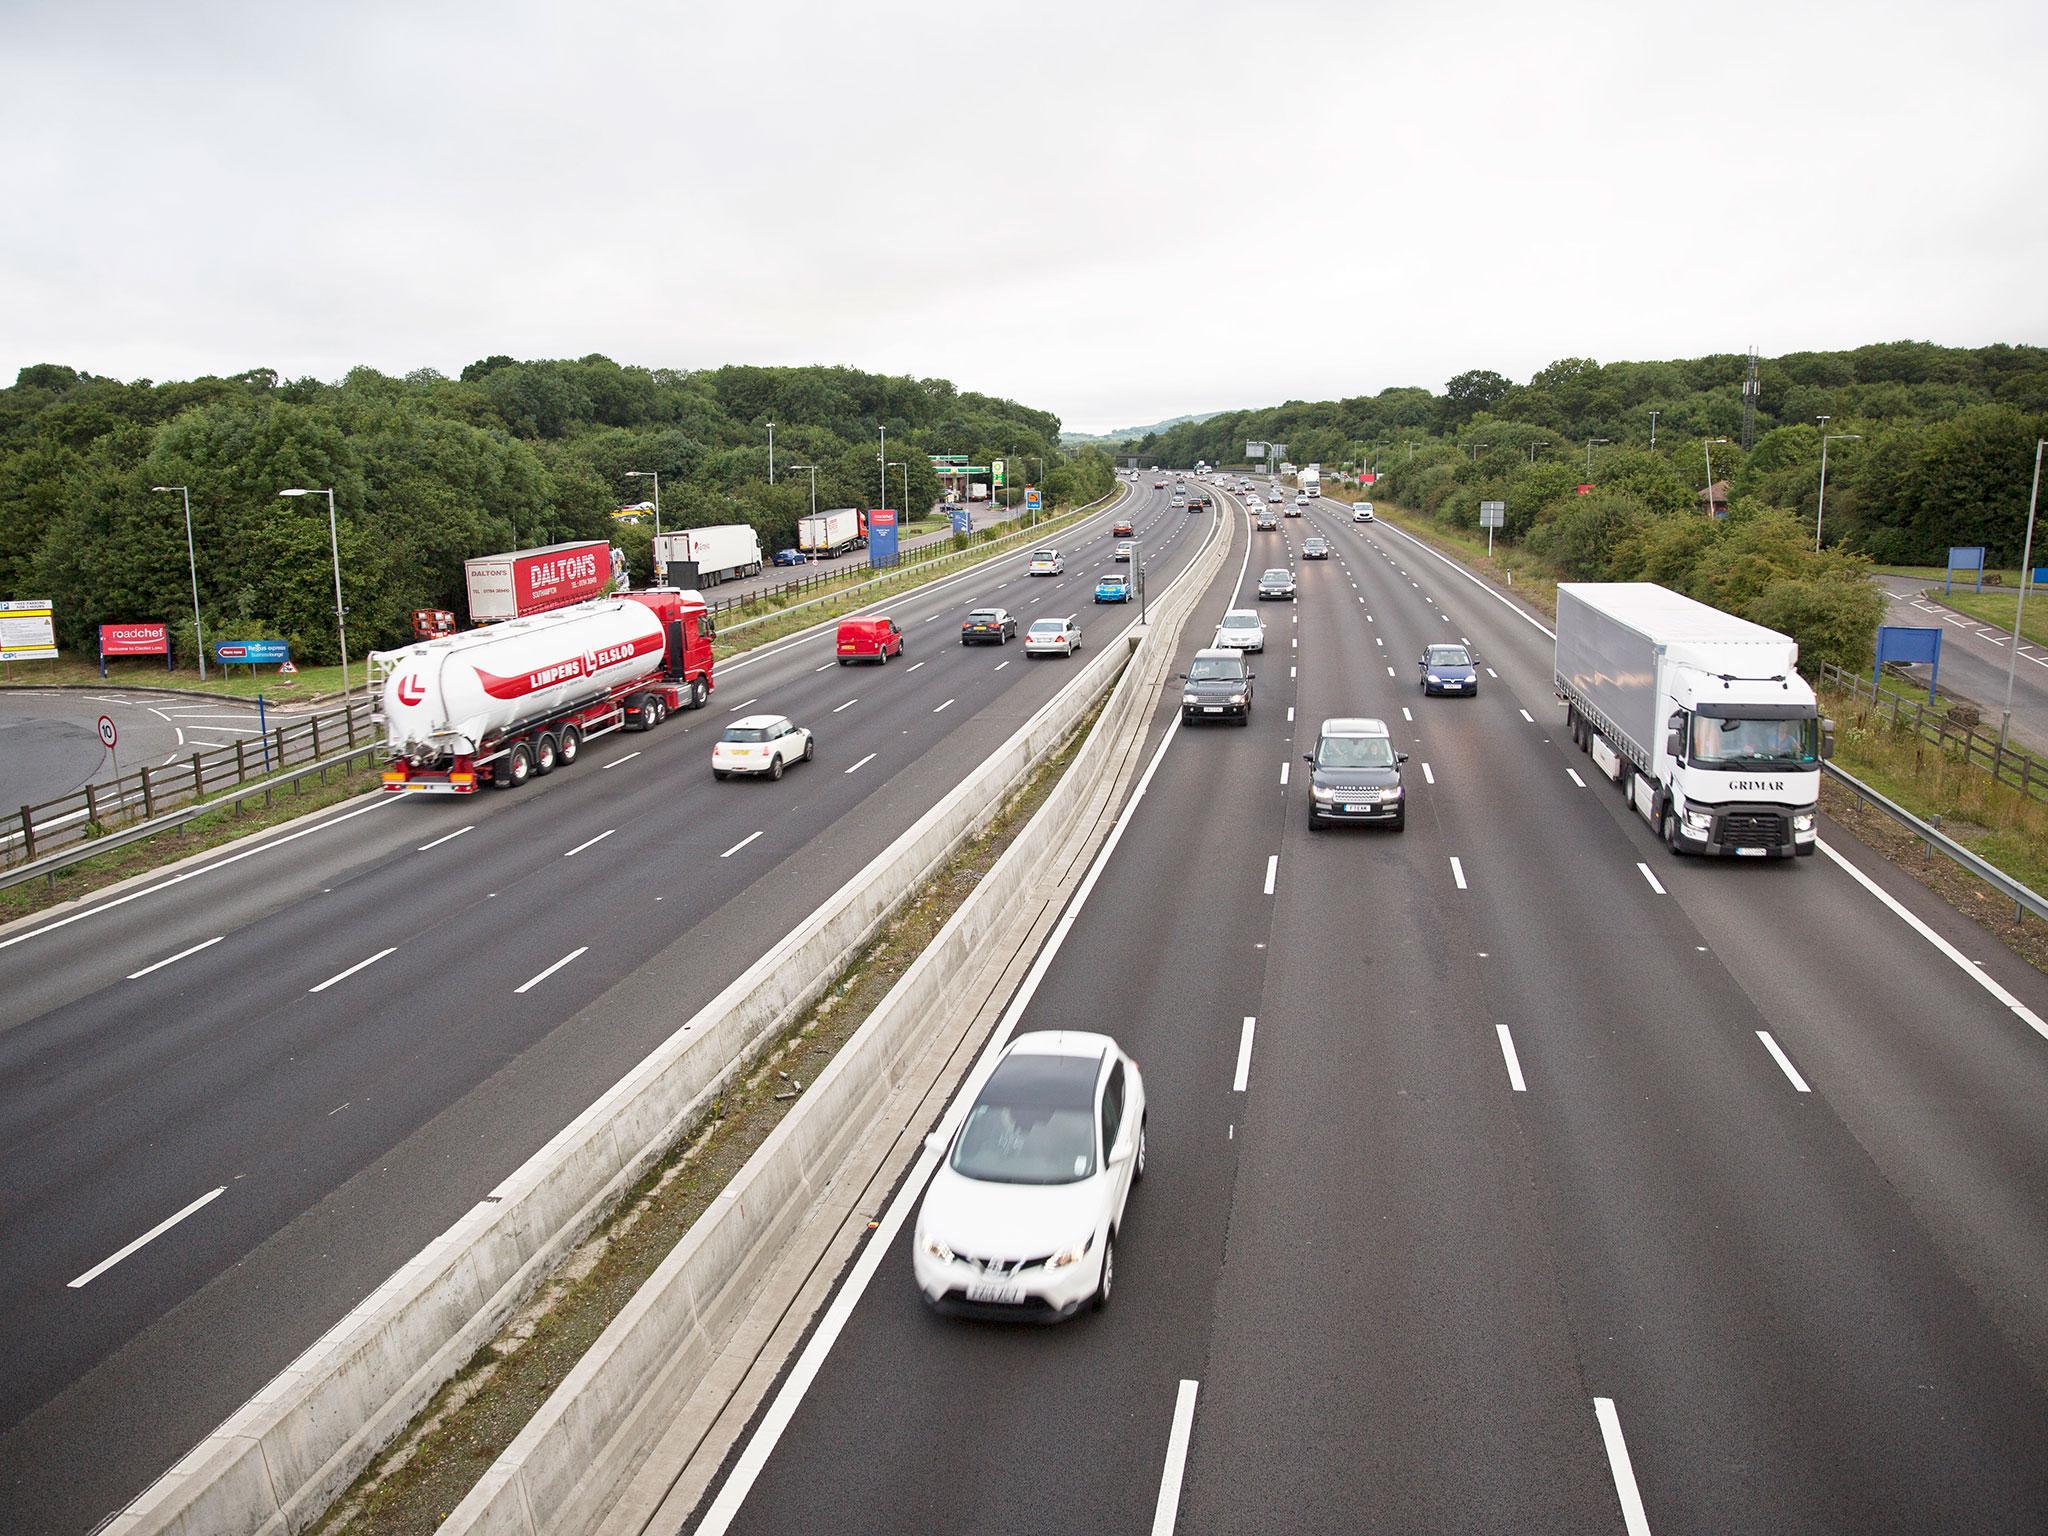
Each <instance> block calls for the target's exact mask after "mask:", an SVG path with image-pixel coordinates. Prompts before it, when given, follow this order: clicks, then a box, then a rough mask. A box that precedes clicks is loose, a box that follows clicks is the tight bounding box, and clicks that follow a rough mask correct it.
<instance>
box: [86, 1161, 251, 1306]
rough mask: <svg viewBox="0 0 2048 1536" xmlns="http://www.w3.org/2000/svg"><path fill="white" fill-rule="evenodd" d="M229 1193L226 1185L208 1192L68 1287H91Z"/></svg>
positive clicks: (111, 1255)
mask: <svg viewBox="0 0 2048 1536" xmlns="http://www.w3.org/2000/svg"><path fill="white" fill-rule="evenodd" d="M227 1192H228V1187H227V1185H225V1184H223V1185H221V1187H220V1188H219V1189H212V1190H208V1191H207V1192H206V1193H205V1194H203V1195H201V1196H200V1197H199V1198H198V1199H197V1200H194V1201H193V1202H192V1203H191V1204H190V1205H188V1206H186V1207H185V1209H183V1210H182V1211H180V1212H178V1213H177V1215H175V1216H167V1217H165V1218H164V1219H163V1220H162V1221H160V1222H158V1223H157V1224H156V1225H155V1226H153V1227H151V1228H150V1229H149V1230H148V1231H147V1232H145V1233H143V1234H142V1236H140V1237H138V1238H136V1239H135V1241H134V1242H132V1243H130V1244H129V1245H128V1246H127V1247H125V1248H123V1249H121V1250H120V1251H119V1252H118V1253H114V1254H110V1255H109V1256H108V1257H106V1258H104V1259H101V1260H100V1261H99V1263H97V1264H95V1265H93V1267H92V1268H91V1269H88V1270H87V1271H86V1272H85V1273H84V1274H82V1275H80V1276H79V1277H78V1278H77V1279H76V1280H70V1281H66V1282H65V1283H66V1285H67V1286H68V1287H69V1288H70V1289H72V1290H74V1291H75V1290H77V1289H78V1288H79V1287H80V1286H86V1285H91V1284H92V1283H93V1281H95V1280H97V1279H98V1278H99V1277H100V1276H101V1275H104V1274H105V1273H106V1272H107V1271H108V1270H110V1269H112V1268H113V1267H114V1266H115V1265H116V1264H118V1263H120V1262H121V1261H122V1260H123V1259H125V1258H127V1257H128V1255H129V1254H131V1253H133V1252H135V1250H136V1249H138V1248H140V1247H143V1246H144V1245H145V1244H148V1243H153V1242H155V1241H156V1240H157V1239H158V1238H160V1237H162V1236H163V1235H164V1234H165V1233H166V1232H168V1231H170V1230H171V1228H173V1227H175V1226H176V1225H177V1224H178V1223H179V1222H181V1221H183V1220H184V1219H185V1218H186V1217H187V1216H190V1215H191V1214H192V1213H193V1212H194V1211H197V1210H200V1209H203V1208H204V1207H206V1206H208V1205H211V1204H212V1203H213V1202H214V1201H216V1200H218V1199H219V1198H220V1197H221V1196H222V1195H224V1194H226V1193H227Z"/></svg>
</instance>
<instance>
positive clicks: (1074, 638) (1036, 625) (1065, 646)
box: [1024, 614, 1081, 656]
mask: <svg viewBox="0 0 2048 1536" xmlns="http://www.w3.org/2000/svg"><path fill="white" fill-rule="evenodd" d="M1079 649H1081V626H1080V623H1079V622H1078V621H1077V620H1076V618H1075V616H1074V615H1073V614H1068V615H1067V616H1066V617H1065V618H1064V619H1033V620H1032V621H1031V627H1030V628H1029V629H1027V630H1025V631H1024V654H1025V655H1026V656H1071V655H1073V654H1074V652H1076V651H1078V650H1079Z"/></svg>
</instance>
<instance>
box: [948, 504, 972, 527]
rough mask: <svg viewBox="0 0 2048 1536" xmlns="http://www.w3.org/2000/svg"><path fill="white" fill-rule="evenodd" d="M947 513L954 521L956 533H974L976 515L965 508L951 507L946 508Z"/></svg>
mask: <svg viewBox="0 0 2048 1536" xmlns="http://www.w3.org/2000/svg"><path fill="white" fill-rule="evenodd" d="M946 512H947V515H948V516H950V517H951V518H952V519H953V531H954V532H955V533H972V532H973V531H974V514H973V513H972V512H969V511H968V510H967V509H966V508H965V507H962V506H951V507H948V508H946Z"/></svg>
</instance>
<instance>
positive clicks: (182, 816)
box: [0, 732, 384, 890]
mask: <svg viewBox="0 0 2048 1536" xmlns="http://www.w3.org/2000/svg"><path fill="white" fill-rule="evenodd" d="M383 750H384V740H383V738H382V737H381V736H379V735H377V734H376V733H375V732H371V733H369V739H368V740H367V741H365V742H364V743H362V744H361V745H359V746H355V747H351V748H350V749H349V750H348V751H346V752H343V753H341V754H339V755H338V756H335V757H329V758H323V759H322V760H321V761H319V762H317V763H307V764H305V765H304V766H302V767H299V768H293V769H290V770H289V771H287V772H284V773H274V774H271V775H270V776H269V777H268V778H262V779H253V780H251V781H250V782H249V783H247V784H243V785H239V786H237V787H236V789H235V790H234V791H233V793H231V794H225V795H216V796H214V797H213V798H212V799H210V800H201V801H198V802H197V803H195V804H192V805H188V806H186V807H185V808H184V809H183V810H177V811H169V812H166V813H165V814H164V815H162V816H153V817H150V818H149V819H148V820H146V821H138V822H136V823H134V824H133V825H132V826H126V827H123V828H121V829H120V830H119V831H117V832H108V833H105V834H103V835H102V836H99V837H94V838H90V839H88V840H87V841H85V842H83V843H80V844H78V845H76V846H75V847H71V848H66V849H65V850H64V851H63V852H62V853H49V854H44V855H43V856H42V857H41V858H36V859H31V860H29V862H28V863H26V864H18V865H16V866H15V867H14V868H12V869H9V870H0V890H4V889H5V888H6V887H8V886H10V885H21V884H23V883H25V882H26V881H30V880H40V879H43V878H45V877H47V876H50V875H54V874H56V873H57V872H58V871H59V870H61V869H68V868H70V867H71V866H72V865H73V864H81V863H83V862H84V861H85V860H87V859H91V858H97V857H98V856H99V855H100V854H103V853H111V852H112V851H113V850H114V849H116V848H125V847H126V846H127V845H128V844H130V843H139V842H141V841H143V839H145V838H150V837H154V836H156V835H157V834H158V833H159V832H168V831H170V830H171V829H172V828H174V827H182V826H183V825H185V823H186V822H188V821H196V820H197V819H198V818H200V817H201V816H210V815H212V814H213V813H214V812H215V811H219V810H224V809H233V810H234V811H235V812H236V813H237V814H239V813H240V811H241V808H242V806H243V805H244V804H245V803H247V802H248V801H251V800H254V799H255V798H256V797H257V796H258V795H262V796H264V797H265V799H266V801H267V800H268V798H269V797H270V796H271V795H273V794H274V793H276V792H277V791H278V790H280V789H282V788H284V787H285V786H286V785H290V786H291V787H292V792H293V793H294V794H297V793H298V786H299V783H300V781H301V780H304V779H307V778H310V777H311V776H312V775H314V774H316V773H317V774H319V775H320V778H321V782H323V783H324V782H326V778H327V771H328V769H330V768H340V767H345V766H347V765H348V764H350V763H352V762H354V761H355V760H356V759H357V758H362V759H364V760H365V761H371V760H374V759H375V758H376V757H377V756H378V754H379V753H381V752H382V751H383Z"/></svg>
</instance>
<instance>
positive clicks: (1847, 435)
mask: <svg viewBox="0 0 2048 1536" xmlns="http://www.w3.org/2000/svg"><path fill="white" fill-rule="evenodd" d="M1821 421H1822V422H1823V423H1825V422H1826V421H1827V417H1825V416H1823V417H1821ZM1862 440H1863V434H1862V433H1861V432H1823V433H1821V435H1820V499H1819V500H1817V501H1816V502H1814V504H1813V552H1814V553H1815V554H1816V555H1817V554H1819V553H1820V518H1821V514H1822V513H1823V512H1825V511H1826V510H1827V505H1828V444H1829V443H1855V442H1861V441H1862ZM1710 483H1711V482H1710Z"/></svg>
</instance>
